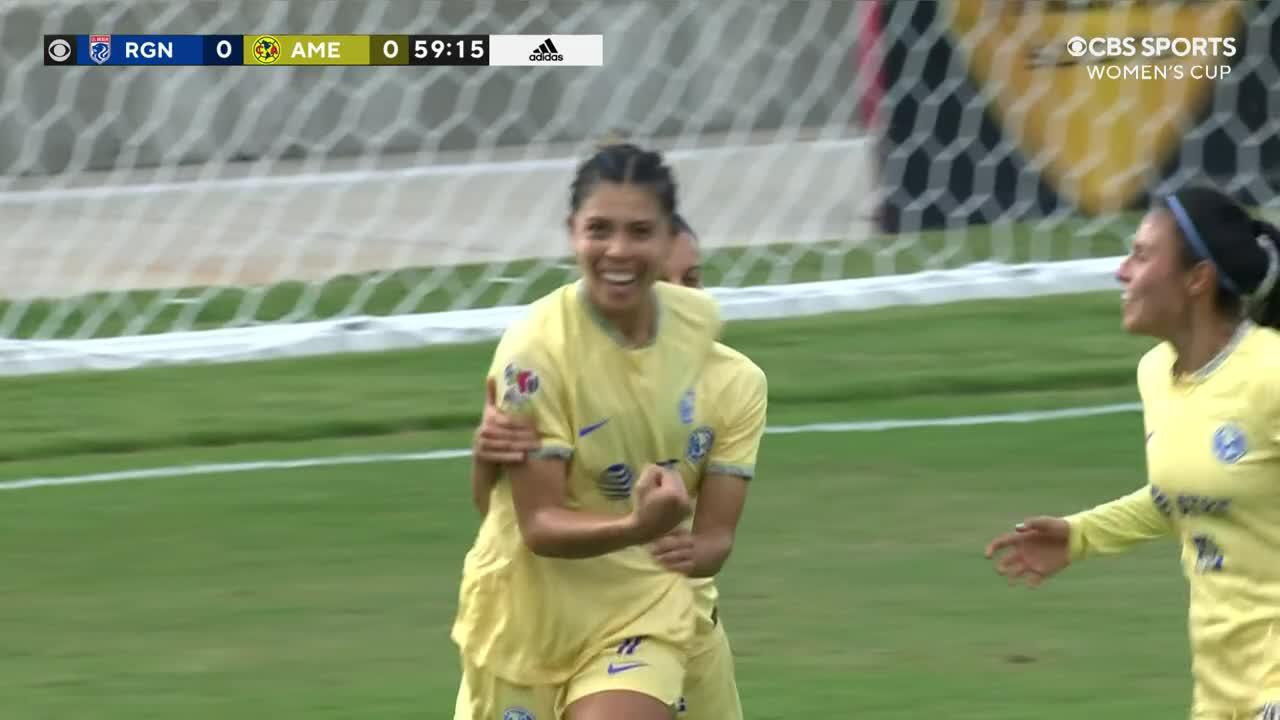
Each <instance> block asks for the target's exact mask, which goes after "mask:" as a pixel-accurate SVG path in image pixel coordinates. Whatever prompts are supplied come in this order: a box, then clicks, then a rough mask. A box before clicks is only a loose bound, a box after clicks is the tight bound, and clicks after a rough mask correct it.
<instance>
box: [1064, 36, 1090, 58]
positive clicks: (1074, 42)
mask: <svg viewBox="0 0 1280 720" xmlns="http://www.w3.org/2000/svg"><path fill="white" fill-rule="evenodd" d="M1088 49H1089V43H1088V42H1086V41H1085V39H1084V38H1082V37H1078V36H1077V37H1073V38H1071V39H1070V40H1068V41H1067V53H1069V54H1070V55H1071V57H1080V56H1082V55H1084V54H1085V51H1087V50H1088Z"/></svg>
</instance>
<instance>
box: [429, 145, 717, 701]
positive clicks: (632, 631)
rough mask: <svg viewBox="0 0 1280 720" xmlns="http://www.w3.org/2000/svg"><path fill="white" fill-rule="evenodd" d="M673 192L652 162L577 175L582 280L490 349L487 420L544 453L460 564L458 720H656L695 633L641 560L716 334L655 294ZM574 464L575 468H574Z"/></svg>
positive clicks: (673, 476) (687, 604)
mask: <svg viewBox="0 0 1280 720" xmlns="http://www.w3.org/2000/svg"><path fill="white" fill-rule="evenodd" d="M675 198H676V189H675V181H674V179H673V178H672V176H671V173H670V170H669V169H668V168H667V166H666V165H664V164H663V161H662V158H661V156H660V155H658V154H657V153H652V152H646V151H643V150H641V149H639V148H636V147H634V146H632V145H614V146H610V147H606V148H603V149H602V150H600V151H599V152H597V153H596V154H594V155H593V156H592V157H591V158H590V159H589V160H587V161H586V162H585V163H583V165H582V166H581V167H580V168H579V170H578V174H577V176H576V178H575V179H574V182H573V185H572V189H571V198H570V210H571V212H570V217H569V229H570V234H571V236H572V239H573V246H574V250H575V254H576V255H577V259H578V263H579V266H580V268H581V270H582V274H583V279H582V280H581V281H580V282H578V283H574V284H571V285H567V286H565V287H563V288H561V289H559V290H557V291H555V292H552V293H551V294H549V295H548V296H546V297H544V298H542V299H540V300H538V301H537V302H535V303H534V304H533V305H532V306H531V308H530V310H529V312H528V313H527V315H526V316H525V318H524V319H522V320H521V321H519V322H518V323H516V324H515V325H513V326H512V327H511V328H509V329H508V330H507V332H506V333H505V335H504V336H503V338H502V341H501V342H500V343H499V344H498V349H497V351H496V352H495V356H494V361H493V365H492V367H491V369H490V377H491V378H492V379H493V380H494V381H495V389H496V391H497V392H496V396H497V398H498V402H499V404H500V409H502V410H503V411H504V412H507V413H510V414H516V415H521V416H524V417H527V418H529V419H530V420H532V421H533V423H534V424H535V425H536V427H537V428H538V429H539V431H540V445H541V447H540V449H539V450H538V451H536V452H534V453H530V457H529V459H528V460H527V461H525V462H523V463H521V464H519V465H512V466H509V467H507V468H505V469H504V470H505V476H504V478H503V481H502V482H498V483H497V484H495V485H494V486H493V492H492V496H491V500H490V505H489V512H488V513H487V514H486V515H485V519H484V522H483V524H482V525H481V528H480V531H479V536H478V537H477V539H476V541H475V544H474V546H473V547H472V549H471V551H470V552H469V553H468V554H467V558H466V562H465V565H464V571H463V579H462V588H461V591H460V593H459V609H458V616H457V619H456V620H455V623H454V629H453V638H454V640H455V642H456V643H457V644H458V646H459V649H460V652H461V655H462V664H463V678H462V683H461V687H460V688H459V692H458V701H457V704H456V706H455V714H454V716H455V719H456V720H493V719H494V718H520V719H521V720H526V719H527V718H561V717H564V718H568V719H569V720H613V719H614V718H636V719H638V720H666V719H667V718H669V717H670V715H671V709H672V707H673V706H674V705H675V704H676V702H677V701H678V699H679V697H680V693H681V687H682V685H683V682H684V672H685V667H684V665H685V656H686V654H687V652H688V647H689V643H690V641H691V639H692V635H693V631H694V623H693V593H692V590H691V588H690V586H689V583H688V582H687V581H685V580H684V578H682V577H680V576H679V575H677V574H675V573H671V572H669V571H667V570H666V569H665V568H664V567H662V566H661V565H659V564H658V563H657V562H656V561H655V560H654V558H653V557H652V556H651V554H650V552H649V550H648V549H647V548H646V547H645V545H647V544H648V543H650V542H652V541H653V540H655V539H657V538H658V537H661V536H662V535H664V534H666V533H667V532H669V531H670V530H672V529H673V528H675V527H676V526H677V525H678V524H679V523H680V522H682V521H683V520H685V519H686V517H687V516H688V514H689V511H690V505H689V498H688V496H687V494H686V491H685V488H684V478H682V477H681V475H680V474H681V473H684V474H686V475H689V476H690V479H693V478H692V473H690V472H689V471H688V470H687V469H686V468H684V467H680V468H678V470H668V469H665V468H662V467H658V466H656V463H658V462H662V461H665V460H666V459H668V458H680V457H681V456H682V454H683V452H684V450H685V448H686V446H687V443H688V438H689V432H688V428H687V427H686V426H685V424H684V423H683V422H682V418H681V414H680V412H679V408H681V407H682V402H683V399H684V398H685V397H686V395H687V391H688V390H689V389H690V388H692V387H693V384H694V382H695V381H696V379H697V378H698V377H699V376H700V375H701V373H702V370H703V366H704V365H705V363H706V361H707V358H708V356H709V355H710V353H711V349H712V344H713V342H714V340H715V337H716V336H717V335H718V333H719V329H720V319H719V313H718V311H717V308H716V305H715V303H714V301H713V300H712V299H711V298H709V297H708V296H707V295H706V294H704V293H699V292H696V291H692V290H688V289H685V288H681V287H676V286H673V285H668V284H666V283H657V284H655V280H656V279H657V277H658V275H659V274H660V272H661V269H662V262H663V261H664V260H665V258H666V256H667V255H668V253H669V252H670V245H671V242H672V236H673V233H672V230H671V222H672V216H673V215H674V213H675V209H676V208H675V203H676V199H675ZM570 458H572V462H569V460H570Z"/></svg>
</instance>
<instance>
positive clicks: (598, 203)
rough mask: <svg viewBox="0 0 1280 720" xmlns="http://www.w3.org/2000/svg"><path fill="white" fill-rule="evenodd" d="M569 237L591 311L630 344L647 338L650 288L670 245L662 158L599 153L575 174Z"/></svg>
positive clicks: (669, 203)
mask: <svg viewBox="0 0 1280 720" xmlns="http://www.w3.org/2000/svg"><path fill="white" fill-rule="evenodd" d="M569 203H570V211H571V212H570V215H569V232H570V234H571V235H572V237H573V249H574V254H575V255H576V256H577V259H578V265H579V266H580V267H581V269H582V276H583V278H584V281H585V284H586V290H587V295H588V297H589V298H590V300H591V303H592V304H593V305H594V306H595V309H596V310H597V311H598V312H600V313H601V314H602V315H603V316H604V317H605V318H606V319H607V320H608V321H609V322H610V323H611V324H613V325H614V326H615V328H616V329H617V330H619V331H620V332H621V333H622V334H623V336H624V337H626V338H627V339H628V341H629V342H630V343H632V344H637V343H643V342H645V341H646V340H647V336H648V334H649V333H650V330H651V326H652V323H653V319H654V311H655V307H654V302H653V297H652V292H651V289H652V287H653V284H654V282H655V281H657V280H658V278H659V277H661V276H662V274H663V268H664V266H665V264H666V258H667V255H668V253H669V252H670V250H671V244H672V242H673V240H674V234H673V232H672V229H673V223H674V222H675V212H676V183H675V179H674V178H673V177H672V175H671V171H670V169H668V168H667V166H666V165H665V164H663V162H662V156H661V155H659V154H658V153H655V152H646V151H644V150H641V149H640V148H638V147H636V146H634V145H629V144H618V145H609V146H606V147H604V148H602V149H601V150H600V151H599V152H597V153H596V154H595V155H594V156H592V157H591V159H590V160H588V161H587V162H586V163H585V164H584V165H583V166H582V168H581V169H580V170H579V171H578V175H577V177H576V178H575V179H574V181H573V188H572V192H571V195H570V200H569Z"/></svg>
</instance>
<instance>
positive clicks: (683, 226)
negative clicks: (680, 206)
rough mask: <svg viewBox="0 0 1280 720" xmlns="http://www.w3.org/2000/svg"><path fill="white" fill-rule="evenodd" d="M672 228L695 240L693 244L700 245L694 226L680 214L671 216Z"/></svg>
mask: <svg viewBox="0 0 1280 720" xmlns="http://www.w3.org/2000/svg"><path fill="white" fill-rule="evenodd" d="M671 226H672V229H674V230H675V231H676V232H677V233H685V234H687V235H688V236H689V237H690V238H692V239H693V244H694V245H695V246H696V245H697V244H698V233H696V232H694V231H693V226H692V225H690V224H689V221H688V220H685V219H684V216H683V215H681V214H680V213H676V214H675V215H672V216H671Z"/></svg>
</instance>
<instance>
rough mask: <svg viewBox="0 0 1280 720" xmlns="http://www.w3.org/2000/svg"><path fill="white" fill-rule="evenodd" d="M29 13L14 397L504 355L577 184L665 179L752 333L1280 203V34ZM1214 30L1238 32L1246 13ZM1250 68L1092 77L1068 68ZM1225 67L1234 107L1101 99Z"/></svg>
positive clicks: (641, 5) (830, 21)
mask: <svg viewBox="0 0 1280 720" xmlns="http://www.w3.org/2000/svg"><path fill="white" fill-rule="evenodd" d="M1223 5H1224V3H1216V4H1205V3H1195V2H1179V3H1153V2H1134V3H1118V4H1117V3H1097V2H1057V1H1054V0H1044V1H1043V2H1034V3H1032V2H998V1H996V0H962V1H961V2H956V1H955V0H943V2H940V3H934V2H916V1H914V0H901V1H895V2H880V1H878V0H877V1H872V0H863V1H861V2H847V1H846V0H810V1H809V2H803V3H796V2H786V1H785V0H763V1H761V0H727V1H725V2H718V3H702V2H680V3H672V2H666V1H665V0H636V1H634V2H627V3H580V2H571V1H569V0H532V1H531V2H528V3H499V2H492V1H491V2H467V3H421V2H413V1H411V0H371V1H369V2H356V1H355V0H342V1H338V2H331V3H319V4H317V3H309V2H302V1H301V0H290V1H288V2H278V3H259V2H254V1H253V0H227V1H225V2H188V3H170V2H162V1H161V0H115V1H112V2H104V1H102V0H57V1H53V2H46V1H43V0H42V1H40V2H36V1H35V0H16V2H12V3H9V4H6V5H5V6H3V7H0V28H4V30H5V37H6V44H5V46H4V52H5V53H6V54H7V57H6V60H5V62H4V64H3V66H0V88H3V92H0V228H3V230H0V374H25V373H37V372H51V371H64V370H76V369H118V368H129V367H137V366H140V365H148V364H164V363H183V362H213V361H229V360H245V359H256V358H268V357H282V356H296V355H308V354H322V353H333V352H345V351H355V350H359V351H365V350H380V349H391V348H403V347H414V346H419V345H424V344H430V343H437V342H458V341H466V340H477V339H486V338H492V337H495V336H496V335H497V334H498V333H500V332H501V330H502V328H503V327H505V325H506V324H507V323H508V322H510V320H511V318H512V317H514V316H515V314H516V313H518V312H520V308H521V304H522V303H525V302H527V301H529V300H531V299H533V297H536V296H537V294H540V293H541V292H543V291H544V290H545V289H547V288H549V287H553V286H555V285H556V284H559V283H561V282H564V281H567V280H568V279H569V278H571V277H572V276H573V269H572V266H571V264H570V263H568V262H567V261H566V259H565V256H566V254H567V248H568V246H567V239H566V238H565V237H564V231H563V226H564V225H563V221H564V216H565V213H566V210H567V207H566V204H567V195H568V192H567V188H568V183H569V180H570V178H571V177H572V173H573V170H574V168H575V166H576V163H577V162H578V161H579V160H580V159H581V158H582V157H584V155H585V154H586V153H588V152H590V150H591V148H592V147H593V146H594V145H595V144H597V143H598V142H599V141H600V140H601V139H603V138H605V137H608V136H610V135H611V134H615V133H616V134H621V135H623V136H625V137H627V138H629V139H633V140H634V141H636V142H638V143H641V144H645V145H650V146H654V147H657V148H659V149H661V150H663V151H664V152H666V154H667V156H668V158H669V159H670V161H671V163H672V165H673V166H674V168H675V170H676V173H677V178H678V181H679V184H680V202H681V208H682V213H683V214H685V215H686V216H687V217H688V218H689V220H690V222H691V223H692V224H693V225H694V227H695V229H696V230H697V231H698V233H699V235H700V239H701V241H702V243H703V246H704V250H705V252H706V253H707V255H708V263H709V273H708V276H709V279H710V280H711V281H712V283H713V284H714V285H715V286H716V287H714V288H713V289H712V291H713V292H714V293H716V294H717V295H718V296H719V297H720V299H721V301H722V303H723V306H724V308H725V313H726V316H727V317H728V318H730V319H741V318H759V317H789V316H796V315H804V314H814V313H823V312H831V311H838V310H854V309H866V308H873V307H881V306H885V305H894V304H908V303H937V302H949V301H954V300H961V299H976V298H997V297H1022V296H1028V295H1037V294H1047V293H1060V292H1078V291H1088V290H1097V289H1103V288H1108V287H1112V286H1113V280H1112V278H1111V274H1112V272H1113V270H1114V267H1115V262H1116V259H1115V255H1116V254H1117V252H1118V250H1119V248H1120V242H1121V240H1122V235H1123V234H1124V233H1125V232H1126V231H1125V229H1124V224H1125V223H1126V222H1128V221H1129V220H1130V219H1131V215H1129V214H1127V213H1131V211H1133V210H1134V209H1136V208H1140V207H1141V205H1142V203H1143V202H1145V197H1146V196H1147V194H1149V193H1151V192H1156V191H1159V189H1161V188H1162V187H1165V186H1169V185H1171V184H1173V183H1178V182H1182V181H1185V180H1188V179H1195V178H1202V177H1204V178H1208V179H1212V180H1215V181H1219V182H1222V183H1223V184H1224V185H1226V187H1227V189H1229V190H1231V191H1232V192H1235V193H1237V194H1239V195H1240V196H1242V197H1244V198H1246V199H1247V201H1249V202H1253V203H1258V204H1267V203H1269V202H1271V200H1272V197H1273V195H1274V190H1275V188H1276V186H1277V172H1278V171H1280V149H1278V148H1277V142H1280V140H1277V133H1275V132H1274V131H1273V130H1272V131H1270V132H1269V131H1268V128H1269V127H1272V125H1270V124H1268V123H1271V122H1272V121H1271V120H1270V118H1272V117H1276V116H1280V102H1278V101H1277V93H1278V92H1280V90H1278V89H1277V88H1280V72H1277V67H1278V63H1277V51H1276V46H1277V41H1276V40H1275V39H1274V38H1273V36H1274V35H1275V34H1276V33H1275V32H1274V30H1273V28H1274V27H1275V26H1276V25H1277V20H1278V19H1280V9H1277V8H1275V7H1274V6H1266V5H1265V4H1264V5H1256V4H1247V5H1245V4H1242V5H1241V6H1239V7H1236V8H1233V9H1232V10H1231V12H1232V13H1234V14H1230V13H1223V12H1221V11H1219V10H1215V8H1219V7H1220V6H1223ZM1225 5H1231V3H1226V4H1225ZM442 31H447V32H450V33H458V34H468V33H469V34H521V35H527V34H545V35H547V36H548V37H552V38H554V36H555V35H556V34H603V35H604V65H603V67H598V68H595V67H558V68H557V67H502V68H500V67H430V68H428V67H270V68H266V67H105V66H104V67H49V66H46V65H45V64H44V62H43V60H44V53H45V47H44V44H45V43H44V40H43V36H44V35H49V34H90V33H106V34H109V33H116V34H123V33H130V34H208V35H213V34H224V35H225V34H251V33H273V34H281V35H286V34H386V33H392V32H395V33H414V32H442ZM1195 33H1201V34H1210V33H1214V34H1221V35H1229V36H1231V37H1234V38H1237V39H1238V40H1239V43H1238V47H1239V49H1240V52H1239V53H1238V55H1236V56H1234V57H1217V58H1207V59H1206V58H1177V57H1173V58H1171V57H1165V56H1161V57H1153V58H1142V57H1093V56H1089V57H1078V56H1073V55H1072V54H1071V52H1070V48H1068V42H1069V40H1070V39H1071V38H1073V37H1076V36H1085V37H1094V36H1099V37H1101V36H1106V35H1115V36H1122V35H1128V36H1136V37H1177V36H1182V35H1189V34H1195ZM1192 61H1194V62H1199V63H1201V64H1206V63H1212V64H1214V65H1226V66H1228V67H1229V68H1230V69H1229V72H1227V73H1226V74H1225V76H1220V77H1216V78H1189V77H1188V78H1170V77H1165V78H1154V79H1144V78H1141V77H1136V78H1135V77H1121V78H1118V79H1111V78H1108V77H1106V76H1102V77H1099V78H1096V79H1095V78H1092V77H1091V76H1090V75H1089V72H1090V68H1094V67H1103V68H1104V70H1106V71H1107V72H1110V70H1109V69H1107V68H1111V67H1125V66H1128V65H1134V64H1141V63H1143V62H1148V63H1149V64H1154V65H1159V66H1165V67H1173V66H1175V65H1177V66H1179V67H1182V66H1185V67H1190V66H1191V63H1192Z"/></svg>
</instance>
